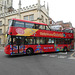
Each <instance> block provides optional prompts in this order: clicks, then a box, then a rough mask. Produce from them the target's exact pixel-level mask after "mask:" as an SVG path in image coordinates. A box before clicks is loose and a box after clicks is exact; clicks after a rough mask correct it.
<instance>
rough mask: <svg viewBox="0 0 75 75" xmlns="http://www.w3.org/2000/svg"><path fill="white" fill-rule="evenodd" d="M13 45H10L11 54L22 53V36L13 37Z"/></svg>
mask: <svg viewBox="0 0 75 75" xmlns="http://www.w3.org/2000/svg"><path fill="white" fill-rule="evenodd" d="M12 40H13V45H12V47H13V48H12V49H13V50H12V53H13V54H18V53H19V54H21V53H24V37H19V36H16V37H13V39H12Z"/></svg>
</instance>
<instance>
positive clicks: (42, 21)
mask: <svg viewBox="0 0 75 75" xmlns="http://www.w3.org/2000/svg"><path fill="white" fill-rule="evenodd" d="M41 19H42V22H43V23H44V17H43V15H41Z"/></svg>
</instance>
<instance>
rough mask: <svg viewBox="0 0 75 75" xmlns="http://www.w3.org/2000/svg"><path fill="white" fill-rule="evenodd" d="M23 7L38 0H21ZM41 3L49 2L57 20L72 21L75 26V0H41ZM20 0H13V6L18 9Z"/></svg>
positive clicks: (51, 14) (50, 12)
mask: <svg viewBox="0 0 75 75" xmlns="http://www.w3.org/2000/svg"><path fill="white" fill-rule="evenodd" d="M21 1H22V3H21V4H22V7H25V6H29V5H33V4H36V3H37V0H21ZM40 1H41V5H43V4H44V1H45V4H46V5H47V2H48V4H49V15H50V17H51V18H52V19H53V20H54V21H55V22H56V21H63V22H71V23H72V25H73V27H75V1H74V0H40ZM18 2H19V0H13V7H14V8H15V9H18Z"/></svg>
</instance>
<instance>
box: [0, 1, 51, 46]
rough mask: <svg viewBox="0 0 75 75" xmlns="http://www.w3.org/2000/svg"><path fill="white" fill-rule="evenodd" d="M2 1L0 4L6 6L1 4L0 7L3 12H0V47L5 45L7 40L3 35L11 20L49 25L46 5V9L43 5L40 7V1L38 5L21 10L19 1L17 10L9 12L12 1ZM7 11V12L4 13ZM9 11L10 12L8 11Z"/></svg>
mask: <svg viewBox="0 0 75 75" xmlns="http://www.w3.org/2000/svg"><path fill="white" fill-rule="evenodd" d="M2 1H3V0H2ZM2 1H1V3H5V4H6V6H5V5H4V6H3V4H2V6H3V7H1V6H0V8H1V9H2V10H3V12H0V45H5V43H6V40H7V39H6V37H5V35H6V32H7V29H8V25H9V23H10V20H11V18H17V19H23V20H29V21H35V22H40V23H46V24H48V25H49V22H50V17H49V8H48V5H47V8H46V7H45V4H44V5H41V4H40V0H38V3H37V4H35V5H30V6H26V7H23V8H21V0H19V9H17V10H11V8H12V4H13V3H12V0H4V2H2ZM7 4H9V5H7ZM5 7H6V8H5ZM7 9H8V11H6V10H7ZM9 9H10V10H11V11H9Z"/></svg>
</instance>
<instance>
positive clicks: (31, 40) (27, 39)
mask: <svg viewBox="0 0 75 75" xmlns="http://www.w3.org/2000/svg"><path fill="white" fill-rule="evenodd" d="M25 44H35V39H34V37H26V38H25Z"/></svg>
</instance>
